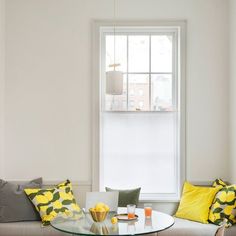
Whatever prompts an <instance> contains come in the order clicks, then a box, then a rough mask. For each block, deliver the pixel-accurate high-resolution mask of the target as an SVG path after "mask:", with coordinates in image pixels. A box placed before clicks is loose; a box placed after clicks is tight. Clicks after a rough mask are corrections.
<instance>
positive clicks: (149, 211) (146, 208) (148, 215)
mask: <svg viewBox="0 0 236 236" xmlns="http://www.w3.org/2000/svg"><path fill="white" fill-rule="evenodd" d="M144 214H145V217H146V218H151V217H152V204H151V203H144Z"/></svg>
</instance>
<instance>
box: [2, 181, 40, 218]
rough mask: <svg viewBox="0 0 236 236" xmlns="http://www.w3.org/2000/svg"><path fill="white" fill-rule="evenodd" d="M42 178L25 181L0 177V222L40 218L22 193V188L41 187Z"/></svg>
mask: <svg viewBox="0 0 236 236" xmlns="http://www.w3.org/2000/svg"><path fill="white" fill-rule="evenodd" d="M41 186H42V178H38V179H34V180H32V181H30V182H26V183H19V184H17V183H14V182H8V181H5V180H2V179H0V222H15V221H33V220H40V216H39V214H38V212H37V211H36V210H35V208H34V206H33V205H32V203H31V202H30V201H29V199H28V198H27V196H26V194H25V193H24V188H41Z"/></svg>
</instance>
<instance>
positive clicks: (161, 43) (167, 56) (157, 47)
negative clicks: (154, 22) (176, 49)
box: [151, 35, 173, 72]
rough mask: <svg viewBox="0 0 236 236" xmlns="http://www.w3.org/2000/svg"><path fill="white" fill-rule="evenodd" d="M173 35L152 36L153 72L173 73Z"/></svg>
mask: <svg viewBox="0 0 236 236" xmlns="http://www.w3.org/2000/svg"><path fill="white" fill-rule="evenodd" d="M172 39H173V37H172V36H171V35H153V36H151V72H172Z"/></svg>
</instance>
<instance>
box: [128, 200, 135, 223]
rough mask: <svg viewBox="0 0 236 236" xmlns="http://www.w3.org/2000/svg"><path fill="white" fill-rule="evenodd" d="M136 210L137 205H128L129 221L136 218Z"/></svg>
mask: <svg viewBox="0 0 236 236" xmlns="http://www.w3.org/2000/svg"><path fill="white" fill-rule="evenodd" d="M135 208H136V205H134V204H128V205H127V214H128V219H134V218H135Z"/></svg>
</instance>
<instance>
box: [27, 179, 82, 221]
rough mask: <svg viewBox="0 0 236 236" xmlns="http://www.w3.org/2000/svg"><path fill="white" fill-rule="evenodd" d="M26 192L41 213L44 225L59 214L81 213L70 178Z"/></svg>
mask: <svg viewBox="0 0 236 236" xmlns="http://www.w3.org/2000/svg"><path fill="white" fill-rule="evenodd" d="M25 193H26V194H27V196H28V197H29V199H30V200H31V201H32V203H33V204H34V206H35V208H36V209H37V211H38V212H39V213H40V216H41V219H42V223H43V225H49V223H50V221H51V220H53V219H54V218H55V217H56V216H57V215H59V214H62V215H66V216H70V215H71V214H72V213H73V214H75V213H78V214H80V213H81V212H80V207H79V206H78V205H77V203H76V200H75V198H74V195H73V191H72V185H71V182H70V181H69V180H67V181H65V182H63V183H61V184H58V185H57V186H56V187H55V188H50V189H25Z"/></svg>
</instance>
